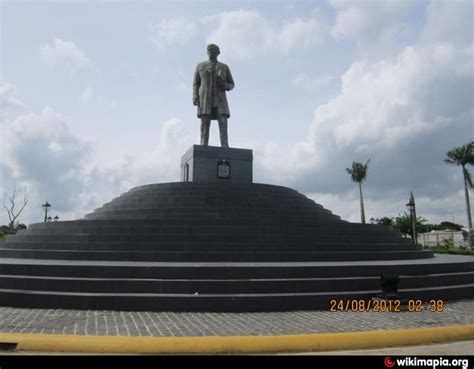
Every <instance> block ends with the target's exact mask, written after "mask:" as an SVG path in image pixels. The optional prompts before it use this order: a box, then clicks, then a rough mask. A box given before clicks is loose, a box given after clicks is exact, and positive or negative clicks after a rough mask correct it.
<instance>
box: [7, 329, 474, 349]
mask: <svg viewBox="0 0 474 369" xmlns="http://www.w3.org/2000/svg"><path fill="white" fill-rule="evenodd" d="M470 339H474V324H466V325H453V326H445V327H435V328H412V329H400V330H386V331H383V330H378V331H365V332H345V333H321V334H299V335H282V336H228V337H227V336H212V337H211V336H208V337H139V336H133V337H123V336H73V335H61V334H23V333H0V344H2V343H3V344H8V343H10V344H16V349H17V350H19V351H48V352H71V353H72V352H82V353H91V354H92V353H111V354H212V353H275V352H310V351H330V350H351V349H352V350H354V349H368V348H380V347H389V346H410V345H420V344H430V343H440V342H449V341H461V340H470Z"/></svg>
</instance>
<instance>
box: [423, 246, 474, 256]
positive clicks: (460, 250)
mask: <svg viewBox="0 0 474 369" xmlns="http://www.w3.org/2000/svg"><path fill="white" fill-rule="evenodd" d="M427 249H428V250H431V251H433V252H434V253H436V254H452V255H472V256H474V250H473V249H471V248H465V247H449V248H445V247H427Z"/></svg>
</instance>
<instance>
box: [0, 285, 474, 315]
mask: <svg viewBox="0 0 474 369" xmlns="http://www.w3.org/2000/svg"><path fill="white" fill-rule="evenodd" d="M400 292H401V293H402V294H403V295H404V296H406V297H408V298H414V299H421V300H423V301H429V300H431V299H442V300H444V301H449V300H457V299H464V298H466V296H470V297H471V298H472V297H473V296H474V284H466V285H457V286H441V287H428V288H417V289H406V290H401V291H400ZM378 293H380V291H379V290H363V291H333V292H319V293H281V294H259V293H255V294H199V293H198V294H160V293H80V292H56V291H35V290H15V289H0V305H3V306H19V307H31V306H35V307H38V308H62V309H112V310H132V311H147V310H150V311H157V310H158V311H209V312H212V311H220V312H226V311H233V312H236V311H242V312H243V311H285V310H296V309H298V310H315V309H324V310H329V308H330V306H331V300H344V301H347V300H355V299H366V300H368V299H369V298H371V297H373V296H375V295H377V294H378Z"/></svg>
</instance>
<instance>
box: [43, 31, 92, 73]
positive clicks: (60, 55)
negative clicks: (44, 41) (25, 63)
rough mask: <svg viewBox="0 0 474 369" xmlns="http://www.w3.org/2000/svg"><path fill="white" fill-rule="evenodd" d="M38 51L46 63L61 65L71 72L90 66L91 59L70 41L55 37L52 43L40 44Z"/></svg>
mask: <svg viewBox="0 0 474 369" xmlns="http://www.w3.org/2000/svg"><path fill="white" fill-rule="evenodd" d="M40 53H41V58H42V60H43V61H44V62H45V63H47V64H48V65H50V66H63V67H65V68H66V69H67V70H69V71H72V72H73V71H76V70H79V69H84V68H87V67H90V66H92V62H91V60H90V59H89V58H88V57H87V56H86V55H85V53H84V52H83V51H82V50H81V49H79V48H78V47H77V46H76V45H75V44H74V42H72V41H64V40H62V39H60V38H55V39H54V40H53V44H52V45H49V44H48V45H45V46H42V47H41V49H40Z"/></svg>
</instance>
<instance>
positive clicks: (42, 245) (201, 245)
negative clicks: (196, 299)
mask: <svg viewBox="0 0 474 369" xmlns="http://www.w3.org/2000/svg"><path fill="white" fill-rule="evenodd" d="M0 249H32V250H46V249H49V250H79V251H86V250H96V251H195V252H198V251H201V252H217V251H221V252H222V251H227V252H256V251H260V252H262V251H266V252H271V251H273V252H288V251H292V252H296V251H305V252H309V251H320V252H323V251H343V252H347V251H415V250H422V249H423V248H422V246H420V245H416V246H414V245H411V244H406V243H398V242H395V243H366V242H365V243H350V244H348V243H333V242H327V243H323V242H320V243H307V242H299V243H297V242H232V241H230V242H58V241H51V242H39V241H36V240H35V241H15V239H14V238H12V239H11V240H7V241H5V242H3V243H2V244H0Z"/></svg>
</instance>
